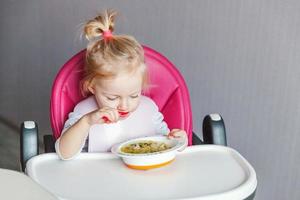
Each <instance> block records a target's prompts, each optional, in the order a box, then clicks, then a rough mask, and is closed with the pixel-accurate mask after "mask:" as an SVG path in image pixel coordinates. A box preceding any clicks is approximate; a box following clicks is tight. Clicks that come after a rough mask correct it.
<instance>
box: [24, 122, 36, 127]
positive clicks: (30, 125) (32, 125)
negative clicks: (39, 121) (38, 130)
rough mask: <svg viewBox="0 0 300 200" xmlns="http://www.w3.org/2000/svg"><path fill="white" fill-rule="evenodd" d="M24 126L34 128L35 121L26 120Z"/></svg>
mask: <svg viewBox="0 0 300 200" xmlns="http://www.w3.org/2000/svg"><path fill="white" fill-rule="evenodd" d="M24 128H27V129H33V128H35V123H34V121H25V122H24Z"/></svg>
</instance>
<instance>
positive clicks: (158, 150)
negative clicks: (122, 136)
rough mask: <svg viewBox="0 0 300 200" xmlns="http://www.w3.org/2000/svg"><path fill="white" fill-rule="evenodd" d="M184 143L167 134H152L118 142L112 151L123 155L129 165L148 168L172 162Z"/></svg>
mask: <svg viewBox="0 0 300 200" xmlns="http://www.w3.org/2000/svg"><path fill="white" fill-rule="evenodd" d="M184 145H185V144H184V142H181V141H179V140H175V139H168V138H167V137H166V136H151V137H143V138H136V139H132V140H128V141H126V142H123V143H120V144H116V145H114V146H113V147H112V149H111V152H112V153H114V154H115V155H117V156H119V157H121V158H122V160H123V162H124V164H125V165H126V166H127V167H129V168H132V169H140V170H147V169H153V168H158V167H162V166H165V165H168V164H170V163H171V162H172V161H174V159H175V157H176V153H177V152H178V150H179V149H180V148H182V147H183V146H184Z"/></svg>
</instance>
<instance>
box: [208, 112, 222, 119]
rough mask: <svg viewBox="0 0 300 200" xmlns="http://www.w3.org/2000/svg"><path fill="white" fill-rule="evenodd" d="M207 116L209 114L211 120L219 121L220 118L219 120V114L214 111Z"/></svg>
mask: <svg viewBox="0 0 300 200" xmlns="http://www.w3.org/2000/svg"><path fill="white" fill-rule="evenodd" d="M209 116H210V118H211V119H212V120H213V121H220V120H221V116H220V115H219V114H217V113H215V114H210V115H209Z"/></svg>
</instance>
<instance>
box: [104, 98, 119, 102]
mask: <svg viewBox="0 0 300 200" xmlns="http://www.w3.org/2000/svg"><path fill="white" fill-rule="evenodd" d="M106 98H107V99H108V100H110V101H114V100H117V98H118V97H113V98H111V97H106Z"/></svg>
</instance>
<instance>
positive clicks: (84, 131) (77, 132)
mask: <svg viewBox="0 0 300 200" xmlns="http://www.w3.org/2000/svg"><path fill="white" fill-rule="evenodd" d="M105 118H106V119H105ZM107 120H108V121H107ZM118 120H119V114H118V112H117V110H115V109H111V108H102V109H99V110H96V111H93V112H90V113H88V114H86V115H84V116H83V117H82V118H80V119H79V120H78V121H77V122H76V123H75V124H73V125H72V126H71V127H70V128H68V129H67V130H66V131H65V132H64V133H63V134H62V135H61V137H60V138H59V143H58V147H57V148H58V150H57V151H58V152H59V155H60V157H61V158H62V159H64V160H68V159H70V158H72V157H73V156H74V155H76V154H77V153H78V152H80V151H81V149H82V147H83V143H84V141H85V140H86V138H87V136H88V133H89V129H90V127H91V126H92V125H93V124H103V123H111V122H112V123H113V122H117V121H118ZM99 134H100V133H99Z"/></svg>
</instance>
